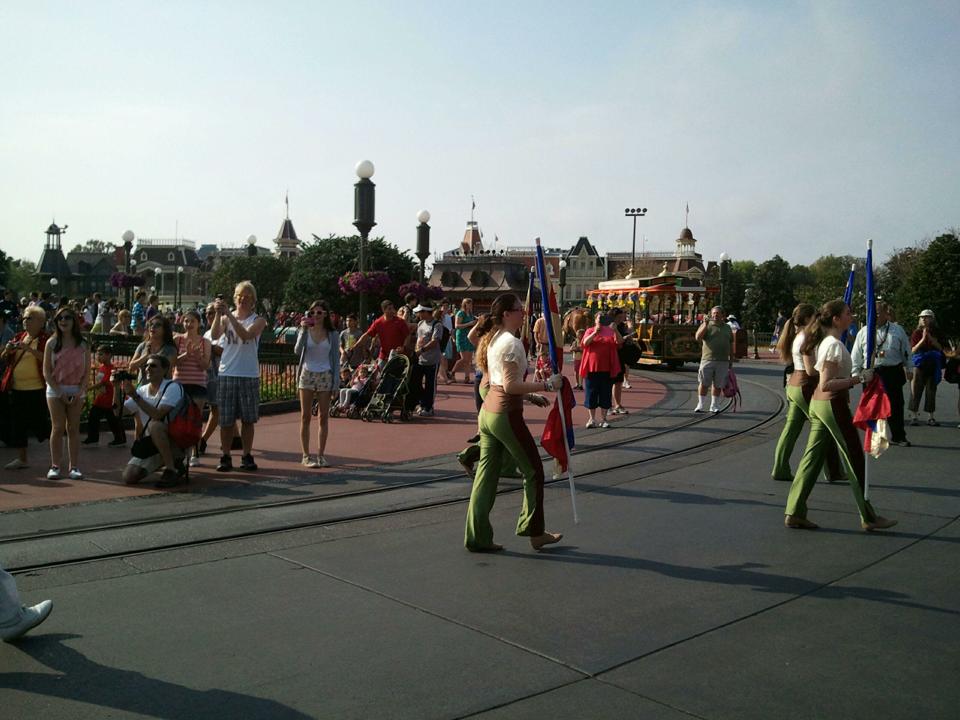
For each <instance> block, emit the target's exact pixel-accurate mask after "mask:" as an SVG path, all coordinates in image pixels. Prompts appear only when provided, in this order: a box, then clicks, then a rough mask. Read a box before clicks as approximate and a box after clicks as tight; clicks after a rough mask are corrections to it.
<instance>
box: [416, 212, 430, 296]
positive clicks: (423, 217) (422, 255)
mask: <svg viewBox="0 0 960 720" xmlns="http://www.w3.org/2000/svg"><path fill="white" fill-rule="evenodd" d="M417 220H418V221H419V222H420V224H419V225H417V257H418V258H419V259H420V284H421V285H423V284H424V275H425V274H426V268H425V265H426V262H427V258H428V257H430V226H429V225H428V224H427V223H428V222H430V213H429V212H428V211H427V210H421V211H420V212H418V213H417Z"/></svg>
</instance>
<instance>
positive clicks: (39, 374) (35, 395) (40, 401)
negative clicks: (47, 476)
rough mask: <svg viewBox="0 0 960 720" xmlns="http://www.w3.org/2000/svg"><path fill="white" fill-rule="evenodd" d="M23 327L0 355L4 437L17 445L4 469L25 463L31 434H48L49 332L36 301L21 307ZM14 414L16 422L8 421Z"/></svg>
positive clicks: (18, 466) (19, 468)
mask: <svg viewBox="0 0 960 720" xmlns="http://www.w3.org/2000/svg"><path fill="white" fill-rule="evenodd" d="M22 317H23V330H22V331H21V332H19V333H17V334H16V335H15V336H14V337H13V340H11V341H10V342H9V343H7V344H6V345H5V346H4V347H3V351H2V353H0V359H3V360H4V361H5V362H6V363H7V367H6V370H5V371H4V373H3V380H2V382H0V388H2V390H3V392H4V393H6V394H8V395H9V398H8V400H9V402H8V408H9V412H7V413H5V416H6V417H5V418H4V419H5V420H8V421H10V422H9V427H8V428H7V438H6V441H7V443H8V444H9V445H10V447H14V448H16V449H17V457H15V458H14V459H13V460H11V461H10V462H9V463H7V464H6V465H5V466H4V469H6V470H22V469H24V468H26V467H29V466H28V464H27V444H28V440H29V438H30V437H31V436H33V437H35V438H37V440H41V441H42V440H46V439H47V438H49V437H50V411H49V410H48V409H47V403H46V399H45V397H44V388H45V387H46V382H45V378H44V377H43V356H44V352H45V351H46V345H47V342H48V340H49V335H47V333H46V332H45V330H44V328H45V327H46V324H47V313H46V312H44V310H43V308H42V307H40V306H39V305H28V306H27V307H25V308H24V309H23V315H22ZM12 418H16V422H13V421H12Z"/></svg>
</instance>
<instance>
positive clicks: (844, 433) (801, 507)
mask: <svg viewBox="0 0 960 720" xmlns="http://www.w3.org/2000/svg"><path fill="white" fill-rule="evenodd" d="M852 320H853V315H852V314H851V312H850V308H849V306H848V305H847V304H846V303H844V302H843V301H842V300H832V301H830V302H828V303H825V304H824V306H823V307H822V308H820V311H819V312H817V313H816V314H815V315H814V316H813V320H811V322H810V324H809V325H808V326H807V329H806V332H805V334H806V340H805V341H804V343H803V346H802V347H801V348H800V351H801V353H809V352H812V351H813V349H814V348H816V357H817V361H816V365H815V369H816V370H817V372H819V373H820V380H819V382H818V384H817V389H816V390H815V391H814V393H813V397H812V399H811V400H810V437H809V440H808V441H807V449H806V450H805V451H804V453H803V458H802V459H801V460H800V465H799V466H798V467H797V474H796V476H795V477H794V479H793V484H792V485H791V486H790V495H789V497H788V498H787V507H786V518H785V519H784V524H785V525H786V526H787V527H788V528H802V529H806V530H813V529H816V528H817V527H819V526H818V525H817V524H816V523H814V522H811V521H810V520H808V519H807V498H808V497H809V496H810V492H811V491H812V490H813V486H814V484H815V483H816V481H817V476H818V475H819V474H820V470H821V469H822V468H823V461H824V455H825V454H826V449H827V447H828V446H829V444H830V443H836V444H837V445H838V446H839V448H840V457H841V459H842V461H843V465H844V467H845V468H846V471H847V480H848V481H849V482H850V488H851V490H853V497H854V499H855V500H856V502H857V508H858V509H859V510H860V526H861V527H862V528H863V529H864V530H867V531H871V530H883V529H885V528H889V527H893V526H894V525H896V524H897V521H896V520H888V519H887V518H883V517H880V516H879V515H877V514H876V512H875V511H874V509H873V506H872V505H871V504H870V502H869V501H868V500H866V499H865V498H864V496H863V490H864V456H863V446H862V445H861V440H860V434H859V433H858V432H857V428H856V427H855V426H854V424H853V416H852V415H851V414H850V395H849V391H850V388H852V387H854V386H855V385H857V383H860V382H864V383H866V382H869V381H870V380H871V379H872V377H873V370H870V369H866V370H864V371H863V372H862V373H861V374H860V375H859V376H857V375H853V374H852V367H853V362H852V360H851V358H850V353H849V352H848V351H847V348H846V347H845V346H844V344H843V343H842V342H840V336H841V334H842V333H843V331H844V329H845V328H848V327H850V323H851V322H852Z"/></svg>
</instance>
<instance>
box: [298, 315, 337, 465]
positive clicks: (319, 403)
mask: <svg viewBox="0 0 960 720" xmlns="http://www.w3.org/2000/svg"><path fill="white" fill-rule="evenodd" d="M293 352H294V353H295V354H296V355H297V357H299V358H300V364H299V367H298V370H297V378H298V380H297V388H298V390H299V394H300V447H301V449H302V450H303V459H302V460H301V462H302V464H303V466H304V467H308V468H321V467H326V466H327V460H326V458H325V457H324V456H323V454H324V452H325V451H326V449H327V435H328V433H329V425H330V398H331V397H333V395H334V394H335V393H336V392H338V391H339V390H340V333H338V332H337V331H336V330H334V329H333V323H332V321H331V320H330V309H329V308H328V307H327V304H326V303H325V302H324V301H323V300H317V301H316V302H314V303H313V304H312V305H311V306H310V309H309V310H307V312H306V314H305V315H304V317H303V320H301V321H300V331H299V332H298V333H297V342H296V344H295V345H294V346H293ZM314 404H316V407H317V422H318V425H319V429H318V431H317V458H316V460H314V459H313V458H312V457H310V416H311V415H312V412H313V406H314Z"/></svg>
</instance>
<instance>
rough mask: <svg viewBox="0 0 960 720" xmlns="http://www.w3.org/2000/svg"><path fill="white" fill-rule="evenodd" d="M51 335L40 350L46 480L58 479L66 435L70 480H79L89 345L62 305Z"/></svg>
mask: <svg viewBox="0 0 960 720" xmlns="http://www.w3.org/2000/svg"><path fill="white" fill-rule="evenodd" d="M54 325H55V327H56V329H55V331H54V337H53V340H52V342H49V343H47V346H46V347H45V348H44V351H43V376H44V378H46V381H47V393H46V394H47V407H48V408H49V410H50V422H51V429H50V470H48V471H47V479H48V480H59V479H60V461H61V458H62V457H63V436H64V434H66V436H67V455H68V457H69V460H70V479H71V480H82V479H83V473H82V472H80V468H79V456H80V411H81V410H82V409H83V404H84V400H85V399H86V394H87V383H88V381H89V379H90V348H89V347H88V346H87V343H86V341H85V340H84V339H83V335H81V334H80V323H79V321H78V319H77V315H76V313H75V312H74V311H73V310H71V309H69V308H62V309H61V310H60V311H59V312H58V313H57V314H56V317H55V318H54Z"/></svg>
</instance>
